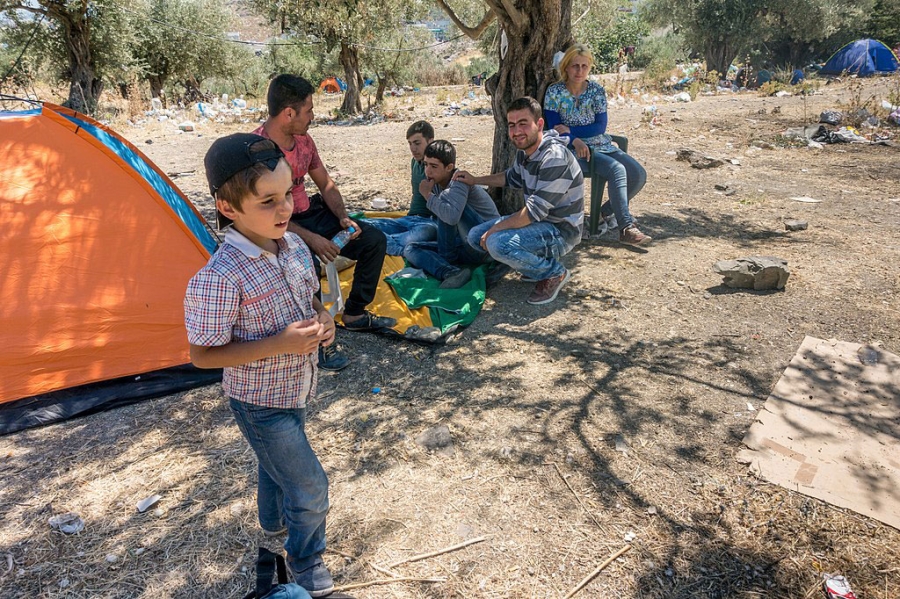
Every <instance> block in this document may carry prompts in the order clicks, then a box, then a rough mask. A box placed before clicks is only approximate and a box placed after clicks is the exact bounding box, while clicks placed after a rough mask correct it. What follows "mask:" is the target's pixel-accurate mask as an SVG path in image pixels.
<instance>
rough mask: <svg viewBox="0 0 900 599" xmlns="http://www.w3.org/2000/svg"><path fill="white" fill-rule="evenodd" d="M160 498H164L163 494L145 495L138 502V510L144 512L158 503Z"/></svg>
mask: <svg viewBox="0 0 900 599" xmlns="http://www.w3.org/2000/svg"><path fill="white" fill-rule="evenodd" d="M160 499H162V496H161V495H151V496H150V497H145V498H144V499H141V500H140V501H138V502H137V510H138V512H140V513H142V514H143V513H144V512H146V511H147V510H149V509H150V508H152V507H153V506H154V505H156V504H157V503H158V502H159V500H160Z"/></svg>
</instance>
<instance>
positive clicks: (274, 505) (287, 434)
mask: <svg viewBox="0 0 900 599" xmlns="http://www.w3.org/2000/svg"><path fill="white" fill-rule="evenodd" d="M230 403H231V411H232V412H233V413H234V418H235V420H236V421H237V425H238V428H240V429H241V433H242V434H243V435H244V438H245V439H247V441H248V442H249V443H250V447H252V448H253V451H254V453H256V457H257V459H258V460H259V486H258V490H257V497H256V502H257V505H258V507H259V523H260V525H262V527H263V528H264V529H266V530H279V529H280V528H281V526H282V524H281V522H282V519H283V520H284V523H285V524H286V525H287V529H288V537H287V541H285V543H284V549H285V551H286V552H287V554H288V557H289V558H290V559H291V560H292V561H293V562H299V563H302V562H303V561H304V560H307V558H313V557H314V556H316V555H318V554H319V553H322V552H323V551H325V515H326V514H327V513H328V477H327V476H326V475H325V469H324V468H322V464H320V463H319V458H317V457H316V454H315V452H313V450H312V447H310V446H309V441H308V440H307V438H306V431H305V430H304V427H305V424H306V408H298V409H294V410H282V409H277V408H266V407H263V406H257V405H254V404H249V403H244V402H242V401H237V400H236V399H231V401H230Z"/></svg>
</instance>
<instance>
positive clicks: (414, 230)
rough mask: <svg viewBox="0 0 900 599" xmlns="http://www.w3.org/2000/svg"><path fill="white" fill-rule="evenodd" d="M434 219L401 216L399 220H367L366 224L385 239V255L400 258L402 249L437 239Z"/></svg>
mask: <svg viewBox="0 0 900 599" xmlns="http://www.w3.org/2000/svg"><path fill="white" fill-rule="evenodd" d="M435 221H436V219H433V218H431V217H428V216H401V217H400V218H369V219H366V222H367V223H368V224H370V225H372V226H373V227H375V228H376V229H378V230H379V231H381V232H382V233H384V235H385V237H387V250H386V251H385V253H386V254H388V255H389V256H402V255H403V248H405V247H406V246H407V245H409V244H410V243H415V242H417V241H434V240H435V239H437V223H436V222H435Z"/></svg>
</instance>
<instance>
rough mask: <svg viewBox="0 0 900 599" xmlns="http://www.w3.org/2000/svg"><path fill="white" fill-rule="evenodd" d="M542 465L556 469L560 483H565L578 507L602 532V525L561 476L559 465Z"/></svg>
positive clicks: (554, 463)
mask: <svg viewBox="0 0 900 599" xmlns="http://www.w3.org/2000/svg"><path fill="white" fill-rule="evenodd" d="M544 463H545V464H553V467H554V468H556V473H557V474H559V477H560V478H561V479H562V481H563V482H564V483H566V486H567V487H568V488H569V491H570V492H571V493H572V496H573V497H574V498H575V501H577V502H578V505H580V506H581V509H583V510H584V513H586V514H587V515H588V516H589V517H590V519H591V520H593V521H594V524H596V525H597V528H600V529H601V530H602V529H603V525H602V524H600V521H599V520H597V518H595V517H594V514H592V513H591V511H590V510H589V509H587V507H586V506H585V505H584V503H582V501H581V497H579V496H578V493H576V492H575V489H573V488H572V485H570V484H569V481H567V480H566V477H565V476H563V473H562V470H560V469H559V464H557V463H556V462H544Z"/></svg>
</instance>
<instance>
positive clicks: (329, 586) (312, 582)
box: [288, 555, 334, 598]
mask: <svg viewBox="0 0 900 599" xmlns="http://www.w3.org/2000/svg"><path fill="white" fill-rule="evenodd" d="M304 561H305V560H304ZM311 561H312V565H308V566H306V567H305V568H304V569H302V570H296V569H295V566H294V563H293V562H291V560H290V559H288V567H290V569H291V574H293V575H294V581H295V582H296V583H297V584H299V585H300V586H302V587H303V588H304V589H306V592H308V593H309V596H310V597H314V598H315V597H327V596H328V595H330V594H332V593H333V592H334V580H332V578H331V572H329V571H328V568H327V567H326V566H325V562H323V561H322V556H320V555H317V556H316V557H315V558H314V559H313V560H311Z"/></svg>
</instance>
